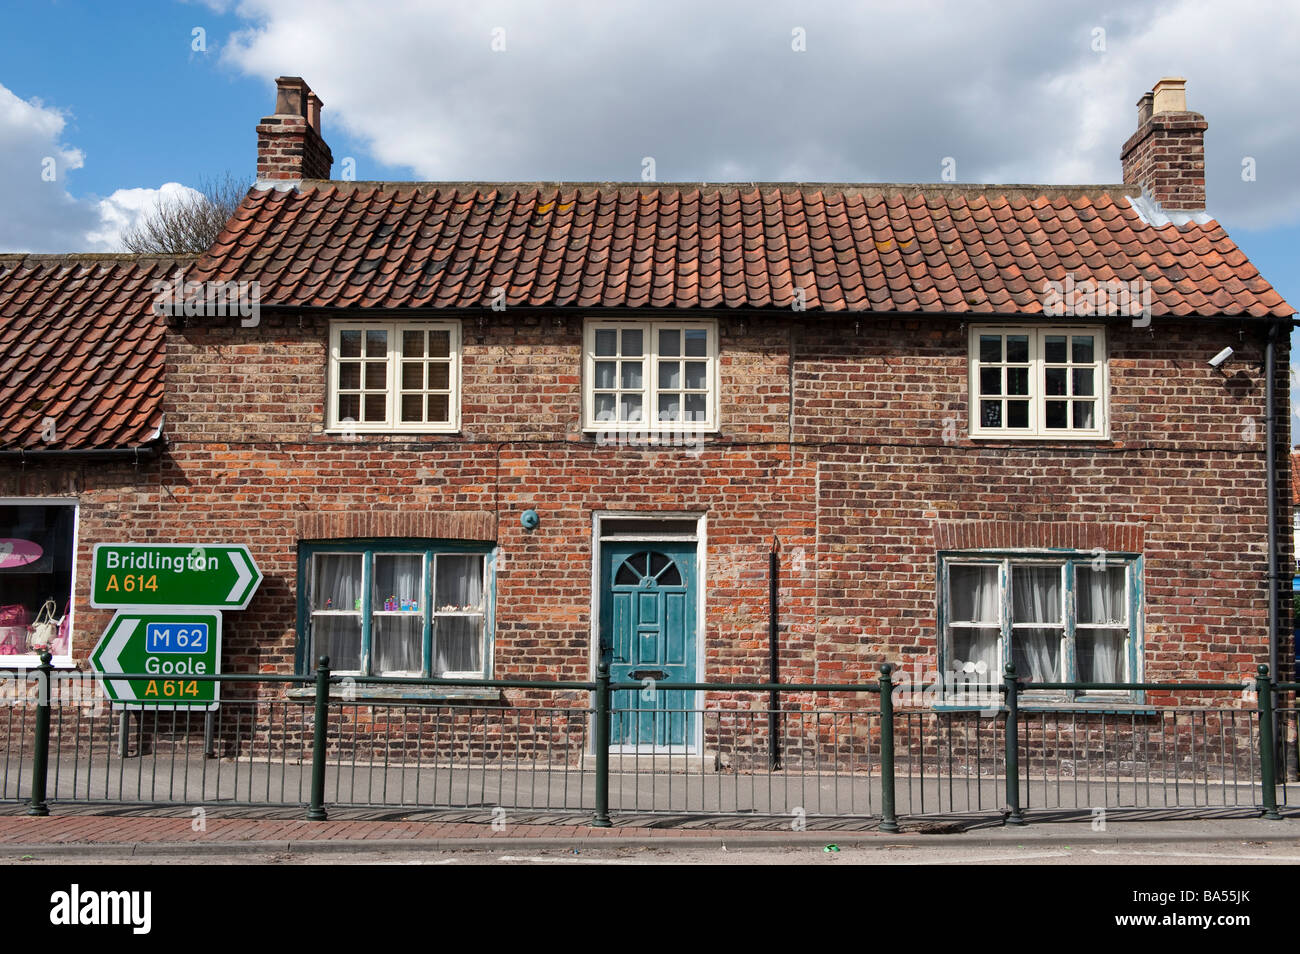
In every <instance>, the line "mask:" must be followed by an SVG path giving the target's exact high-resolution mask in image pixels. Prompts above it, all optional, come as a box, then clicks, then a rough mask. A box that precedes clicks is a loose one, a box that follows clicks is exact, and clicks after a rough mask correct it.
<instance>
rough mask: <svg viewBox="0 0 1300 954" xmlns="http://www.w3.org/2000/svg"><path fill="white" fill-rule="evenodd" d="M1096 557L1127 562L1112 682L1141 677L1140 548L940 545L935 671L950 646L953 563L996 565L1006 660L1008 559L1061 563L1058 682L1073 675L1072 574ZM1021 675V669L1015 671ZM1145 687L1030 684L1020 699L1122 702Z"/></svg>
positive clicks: (1133, 700)
mask: <svg viewBox="0 0 1300 954" xmlns="http://www.w3.org/2000/svg"><path fill="white" fill-rule="evenodd" d="M1098 560H1104V561H1105V565H1106V566H1124V567H1126V568H1127V570H1128V573H1127V586H1128V594H1127V596H1128V626H1129V640H1128V643H1129V646H1128V658H1127V663H1128V673H1127V676H1126V678H1124V679H1123V680H1116V681H1117V682H1130V683H1138V682H1141V681H1142V680H1143V677H1144V674H1145V663H1144V655H1145V654H1144V647H1145V615H1144V613H1143V603H1144V600H1143V592H1144V589H1143V587H1144V583H1143V571H1144V560H1143V557H1142V555H1141V554H1140V553H1123V552H1112V551H1105V552H1102V551H1098V550H1064V549H1063V550H1055V549H1053V550H945V551H941V552H940V553H939V554H938V556H937V563H936V578H937V580H938V593H937V600H936V610H937V612H936V619H937V623H938V626H937V639H936V646H937V658H938V663H939V666H938V668H939V673H941V674H946V673H947V671H948V661H949V657H950V655H951V649H950V647H949V645H948V635H947V631H948V601H949V572H948V571H949V569H950V568H951V567H952V566H955V565H971V564H982V565H995V566H997V567H999V572H998V588H999V599H1000V602H1001V607H1002V609H1001V612H1000V614H999V616H1000V619H999V625H1000V629H1001V635H1000V644H999V658H1000V660H1001V661H1002V665H1005V662H1006V660H1008V659H1011V658H1013V657H1012V644H1011V639H1012V627H1013V622H1012V614H1011V576H1010V570H1011V567H1012V566H1013V565H1022V566H1035V565H1037V566H1060V567H1063V568H1064V573H1063V577H1064V579H1063V588H1064V589H1063V592H1064V597H1065V616H1064V619H1063V621H1062V624H1063V630H1064V633H1063V640H1064V643H1065V646H1066V648H1065V650H1064V668H1065V673H1064V678H1063V679H1059V680H1052V681H1060V682H1076V681H1078V662H1077V658H1076V642H1075V637H1076V633H1077V628H1076V626H1077V619H1076V615H1077V614H1076V607H1075V601H1074V593H1075V574H1076V569H1077V567H1079V566H1080V565H1086V564H1096V563H1097V561H1098ZM1021 675H1022V676H1023V674H1021ZM1002 677H1003V674H1002V673H1001V672H999V673H997V674H996V680H990V681H997V682H1001V680H1002ZM944 692H945V699H946V700H947V697H948V695H949V690H948V689H947V688H945V690H944ZM1145 698H1146V697H1145V693H1144V692H1143V691H1142V690H1140V689H1133V690H1127V691H1124V690H1093V691H1087V690H1049V689H1042V690H1032V691H1026V692H1025V693H1024V694H1023V696H1022V700H1023V701H1024V703H1025V704H1026V705H1027V706H1028V707H1030V708H1033V707H1034V706H1035V705H1037V704H1044V705H1048V706H1051V705H1053V704H1063V703H1064V704H1073V703H1083V704H1089V705H1095V704H1101V705H1105V704H1107V703H1116V702H1119V703H1122V704H1125V705H1129V704H1136V705H1142V704H1144V703H1145ZM940 706H941V707H943V708H962V709H980V708H983V706H981V705H979V704H964V703H963V704H958V705H951V704H949V701H945V702H941V703H940Z"/></svg>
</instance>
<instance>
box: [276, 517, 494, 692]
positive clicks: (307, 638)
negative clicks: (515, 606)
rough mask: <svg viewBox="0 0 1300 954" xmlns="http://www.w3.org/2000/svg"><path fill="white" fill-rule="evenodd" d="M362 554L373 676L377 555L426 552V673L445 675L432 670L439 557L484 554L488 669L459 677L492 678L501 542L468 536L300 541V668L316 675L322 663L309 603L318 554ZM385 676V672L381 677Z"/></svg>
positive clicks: (366, 658) (364, 621)
mask: <svg viewBox="0 0 1300 954" xmlns="http://www.w3.org/2000/svg"><path fill="white" fill-rule="evenodd" d="M331 553H341V554H356V555H359V556H361V558H362V562H363V567H364V569H363V577H362V579H363V584H362V586H361V600H362V602H361V659H362V663H363V667H364V671H363V675H366V676H369V675H371V671H370V670H371V669H372V666H371V653H370V638H371V619H372V606H371V595H372V594H371V592H370V591H371V587H370V586H369V585H367V584H368V581H369V580H370V579H371V575H370V574H371V572H372V569H371V568H372V566H373V562H374V558H375V556H376V555H388V554H403V555H406V554H411V555H415V554H420V555H423V557H424V587H425V594H426V598H425V600H424V606H423V607H422V609H421V613H422V614H423V618H424V641H423V647H422V653H423V660H424V661H423V672H422V673H421V675H422V676H426V677H431V678H433V677H436V678H442V677H443V674H442V673H436V672H432V670H431V667H432V665H433V637H434V617H435V616H436V615H438V614H437V612H436V610H435V609H434V606H433V595H434V593H435V589H434V587H435V581H434V578H433V573H434V558H435V557H437V556H439V555H443V556H466V555H482V556H483V558H484V566H483V604H484V605H483V647H482V653H483V657H482V658H483V671H482V672H481V673H476V674H473V676H471V675H467V674H465V673H456V674H455V675H456V676H457V677H464V678H482V679H491V678H492V675H493V672H494V670H495V664H494V659H493V655H494V650H495V645H496V639H495V629H496V557H497V547H496V545H495V544H492V543H479V542H470V541H464V540H418V539H407V538H387V537H372V538H361V539H346V540H312V541H304V542H300V543H299V544H298V596H297V606H298V618H297V626H296V631H297V646H296V648H295V650H294V669H295V672H296V673H297V674H299V675H310V674H311V673H314V672H315V671H316V662H315V660H313V659H309V658H308V657H309V654H310V652H311V645H312V634H311V615H312V613H311V607H310V605H309V603H308V591H309V588H310V585H311V566H312V558H313V557H314V556H316V555H317V554H331ZM380 678H382V676H381V677H380Z"/></svg>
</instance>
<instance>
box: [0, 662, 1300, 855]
mask: <svg viewBox="0 0 1300 954" xmlns="http://www.w3.org/2000/svg"><path fill="white" fill-rule="evenodd" d="M23 678H24V680H25V683H24V690H25V691H21V692H18V693H17V694H16V695H15V697H14V698H12V699H11V700H10V701H11V702H12V703H13V704H11V705H8V706H5V707H4V708H3V709H0V745H2V746H3V751H0V800H8V801H21V802H25V803H26V804H27V806H28V809H27V810H28V813H29V814H33V815H40V814H47V813H48V811H49V803H50V802H92V803H95V802H123V803H133V804H165V805H188V806H209V805H239V806H245V805H253V806H276V807H305V808H306V812H307V817H308V818H309V819H316V820H322V819H325V818H326V817H327V815H328V810H329V808H330V807H331V806H340V807H342V806H358V807H375V806H384V807H393V808H402V809H427V808H440V809H442V808H458V809H468V810H475V811H480V812H489V811H491V812H493V813H494V815H495V813H497V812H499V811H503V810H510V811H512V812H521V811H522V812H534V813H553V814H557V815H558V814H563V815H565V816H573V815H575V814H589V815H590V817H591V824H593V825H596V826H606V825H609V824H611V823H612V820H613V818H614V817H627V816H633V815H640V814H664V813H673V814H681V815H746V816H765V817H768V818H778V817H784V818H787V819H789V823H790V824H792V825H793V826H795V827H799V825H800V823H801V820H806V819H807V818H810V817H818V816H823V817H839V818H845V817H851V818H861V819H870V820H874V821H876V822H877V823H878V825H879V827H880V828H881V829H882V830H885V831H897V830H898V829H899V824H900V818H913V819H916V818H927V817H932V816H975V817H986V818H987V817H997V816H1001V818H1002V819H1003V820H1004V821H1005V822H1006V823H1008V824H1022V823H1024V822H1025V820H1026V817H1027V816H1026V813H1027V812H1032V813H1041V814H1042V815H1049V814H1052V813H1057V812H1059V813H1066V814H1082V815H1083V816H1084V817H1089V816H1091V817H1094V818H1095V817H1096V816H1097V815H1098V813H1105V812H1108V811H1115V810H1124V809H1143V810H1149V809H1158V810H1169V811H1177V812H1181V813H1187V812H1201V813H1205V812H1219V811H1224V810H1231V811H1236V812H1251V813H1254V812H1258V813H1260V814H1262V815H1263V816H1264V817H1266V818H1277V817H1280V810H1281V809H1283V808H1285V807H1287V806H1289V805H1292V804H1294V801H1293V800H1294V798H1295V795H1296V790H1297V786H1296V784H1295V781H1296V774H1297V768H1298V767H1300V766H1298V762H1297V750H1296V744H1295V742H1294V735H1293V734H1292V735H1290V736H1288V735H1286V734H1285V733H1286V732H1287V731H1290V732H1292V733H1293V732H1294V727H1295V724H1296V718H1297V710H1296V707H1295V705H1294V701H1293V700H1294V697H1295V693H1296V691H1297V690H1298V689H1300V686H1297V685H1296V684H1290V683H1288V684H1277V683H1273V682H1272V681H1271V680H1270V679H1269V677H1268V674H1267V670H1266V669H1265V668H1264V667H1260V671H1259V673H1258V675H1257V677H1256V678H1255V680H1254V682H1253V685H1251V686H1249V687H1248V689H1249V691H1250V692H1251V693H1252V695H1251V696H1250V697H1249V698H1247V697H1244V696H1243V685H1242V683H1240V682H1224V683H1206V682H1186V683H1155V682H1153V683H1142V684H1136V685H1134V684H1121V683H1111V684H1103V683H1092V684H1083V683H1032V682H1025V681H1022V680H1019V679H1017V677H1016V675H1015V672H1014V669H1013V668H1012V667H1008V671H1007V673H1006V675H1005V678H1004V679H1003V681H1002V682H1001V683H996V684H988V685H984V686H975V687H969V686H967V687H963V691H964V692H966V693H967V695H966V696H964V697H963V698H964V699H965V700H966V701H967V702H968V703H969V704H966V705H960V706H956V707H952V708H948V707H945V706H944V705H931V704H924V702H923V703H922V704H919V705H918V704H916V703H915V699H914V697H912V696H910V695H909V692H910V691H911V687H908V686H907V685H906V683H905V682H904V683H903V684H900V683H898V682H896V681H895V674H894V672H893V670H892V669H891V667H889V666H884V667H882V670H881V674H880V677H879V679H878V680H877V681H875V682H871V683H863V684H837V683H809V684H772V683H743V684H742V683H667V682H663V683H659V684H658V685H656V686H653V687H650V688H649V689H647V687H646V686H645V684H644V683H641V682H636V683H632V682H616V681H614V680H612V679H611V678H610V674H609V669H608V666H607V665H603V664H602V665H601V666H599V668H598V671H597V678H596V679H595V680H594V681H591V682H587V681H558V680H552V681H544V680H449V679H417V678H408V679H380V678H360V677H354V676H336V675H334V674H332V673H331V671H330V669H329V665H328V660H324V659H322V660H321V662H320V665H319V667H318V670H317V672H316V674H315V675H313V676H272V675H242V674H241V675H217V676H194V677H191V676H187V677H186V678H187V680H188V679H192V678H193V679H206V680H215V681H219V682H221V683H223V684H224V687H223V688H224V692H223V699H222V701H221V703H220V705H219V706H218V707H217V708H215V710H213V711H210V712H206V711H199V710H196V709H187V708H184V707H180V706H176V707H171V708H167V707H147V708H142V709H137V710H132V711H123V710H122V709H121V708H115V707H113V706H111V705H109V704H108V703H107V702H106V700H105V699H104V698H103V695H102V687H101V686H99V685H98V682H97V680H94V681H93V682H94V691H86V686H87V685H88V684H90V683H91V682H92V680H91V679H89V678H88V677H84V676H82V677H79V678H80V679H81V680H82V681H81V682H79V683H77V684H76V688H78V689H79V690H80V691H79V692H77V693H75V694H74V696H75V697H69V695H68V694H67V693H66V692H61V691H60V690H61V688H64V684H63V683H61V682H60V679H61V678H63V677H61V676H60V675H59V674H56V673H54V672H53V670H52V669H51V667H50V665H49V660H48V659H45V660H43V663H42V665H41V666H40V667H39V668H37V669H35V670H31V671H29V672H28V673H26V674H25V675H24V677H23ZM73 678H78V677H73ZM119 678H122V679H133V678H142V677H140V676H134V675H130V674H127V675H124V676H121V677H119ZM437 687H443V688H454V689H455V690H457V691H458V692H461V691H463V690H494V691H496V693H497V696H496V698H493V699H481V698H476V699H473V700H467V699H463V698H462V699H455V700H452V699H435V698H428V697H420V695H419V693H420V692H422V691H423V692H428V691H429V689H430V688H437ZM286 688H287V689H289V690H290V691H289V692H288V693H285V692H282V691H280V690H283V689H286ZM507 689H522V690H527V692H526V693H525V694H524V695H523V697H521V698H516V699H514V700H513V701H506V700H505V699H504V698H502V697H501V696H500V691H501V690H507ZM668 690H679V691H681V692H684V693H703V694H705V696H704V698H705V703H704V704H703V705H701V706H692V707H666V706H663V705H662V703H661V700H662V699H663V698H664V697H663V695H662V694H661V693H662V692H664V691H668ZM1106 690H1123V691H1127V692H1131V691H1134V690H1146V691H1149V692H1158V693H1184V694H1186V696H1188V697H1190V698H1192V699H1203V698H1214V697H1216V696H1223V695H1224V694H1228V693H1231V694H1232V695H1233V696H1234V697H1235V698H1232V699H1231V702H1233V703H1235V704H1229V705H1213V704H1203V703H1197V704H1184V705H1162V706H1156V705H1141V706H1136V707H1135V706H1131V705H1130V706H1128V707H1120V706H1119V705H1118V704H1116V705H1115V706H1113V707H1111V708H1097V707H1095V706H1094V707H1092V708H1088V707H1078V706H1075V707H1065V708H1061V707H1058V708H1055V709H1040V708H1034V707H1033V704H1034V703H1035V702H1036V701H1037V698H1038V697H1035V696H1033V695H1030V696H1027V695H1026V693H1032V692H1037V691H1045V692H1051V691H1059V692H1081V691H1082V692H1097V691H1106ZM268 692H269V694H268ZM642 692H644V693H645V695H643V696H642V698H641V699H640V700H638V701H636V703H635V705H632V704H628V702H627V700H630V699H632V698H633V697H632V695H631V694H632V693H642ZM385 693H386V694H388V695H389V696H391V698H381V697H380V695H381V694H385ZM616 693H617V694H619V695H616ZM480 694H481V693H480ZM451 695H455V693H451ZM773 697H775V698H777V699H778V703H777V705H776V706H775V707H774V706H773V705H772V703H771V699H772V698H773ZM616 699H623V700H624V705H623V706H622V707H621V708H615V706H614V705H613V701H614V700H616ZM1279 700H1282V704H1279ZM1287 700H1290V701H1287ZM930 701H933V700H930ZM1278 726H1281V727H1282V728H1281V733H1282V737H1281V738H1279V730H1278V728H1277V727H1278ZM774 733H776V735H775V736H774ZM646 740H651V741H650V742H649V743H647V742H646Z"/></svg>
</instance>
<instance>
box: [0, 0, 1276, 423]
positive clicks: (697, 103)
mask: <svg viewBox="0 0 1300 954" xmlns="http://www.w3.org/2000/svg"><path fill="white" fill-rule="evenodd" d="M1297 49H1300V4H1297V3H1295V2H1294V0H1291V2H1277V3H1271V2H1259V3H1252V2H1249V0H1239V2H1233V3H1223V2H1221V0H1211V2H1198V0H1169V2H1161V3H1143V2H1132V0H1117V2H1097V0H1087V2H1072V0H1056V2H1053V3H1042V2H1041V0H1026V2H1020V0H1002V2H996V3H985V2H979V0H955V2H946V3H945V2H928V0H914V2H909V3H869V2H861V0H819V2H818V3H816V4H809V3H806V2H799V0H653V2H651V0H618V2H611V0H514V2H492V0H484V2H475V3H464V2H459V3H455V2H442V0H391V2H384V0H368V2H364V3H363V2H358V0H241V2H234V0H192V2H166V0H159V2H154V3H144V2H134V0H121V2H113V3H104V2H100V0H7V2H6V6H5V14H4V29H3V31H0V251H45V252H61V251H115V250H118V249H119V248H120V245H119V235H120V232H121V230H122V229H123V228H124V227H126V226H129V225H130V224H132V223H133V222H135V221H136V220H137V219H138V217H139V216H140V215H142V214H147V213H148V211H149V210H151V209H152V208H154V206H155V204H156V203H157V202H158V200H159V197H160V195H161V196H163V197H164V198H166V197H168V196H172V195H176V194H179V193H182V192H184V191H185V190H186V189H189V188H194V187H197V186H201V185H202V183H203V182H204V181H205V180H212V179H217V178H220V177H222V176H224V175H225V174H226V173H231V174H233V175H234V176H236V177H237V178H242V179H247V180H248V181H250V182H251V180H252V178H253V173H254V164H255V159H256V137H255V134H254V131H253V130H254V126H255V125H256V123H257V121H258V119H259V118H260V117H261V116H264V115H267V114H269V113H271V112H272V107H273V105H274V78H275V77H276V76H278V75H297V76H302V77H303V78H304V79H306V81H307V82H308V84H309V85H310V86H311V87H312V88H313V89H314V90H315V91H316V92H317V93H318V94H319V95H320V97H321V99H322V101H323V102H324V104H325V108H324V114H323V126H324V134H325V138H326V140H327V142H328V143H329V145H330V147H331V149H332V150H333V153H334V158H335V167H334V168H335V171H334V174H335V175H336V176H339V175H340V174H341V169H342V164H343V162H344V161H345V160H350V161H351V163H352V165H353V166H354V167H355V177H356V178H357V179H434V180H488V181H492V180H525V181H534V180H569V181H590V180H638V179H640V178H641V176H642V172H643V170H644V169H645V168H646V165H645V163H646V160H647V159H652V160H653V163H654V173H655V177H656V178H657V179H659V180H661V181H705V180H707V181H778V180H781V181H784V180H790V181H812V182H822V181H854V182H929V181H939V180H940V178H941V175H942V173H943V171H944V169H945V168H947V169H951V170H953V171H954V172H955V176H956V181H958V182H1001V183H1050V184H1067V183H1068V184H1073V183H1115V182H1119V181H1120V179H1121V172H1120V161H1119V152H1120V147H1121V146H1122V145H1123V143H1124V141H1125V139H1127V138H1128V136H1129V135H1130V134H1131V133H1132V132H1133V131H1134V130H1135V129H1136V126H1137V110H1136V102H1137V100H1138V97H1139V96H1140V95H1141V94H1142V93H1143V92H1145V91H1146V90H1149V89H1150V88H1151V86H1152V84H1153V83H1154V82H1155V81H1156V80H1157V79H1159V78H1160V77H1162V76H1184V77H1186V78H1187V99H1188V107H1189V108H1190V109H1194V110H1196V111H1198V112H1201V113H1203V114H1204V115H1205V117H1206V119H1207V121H1208V123H1209V131H1208V132H1207V134H1206V180H1207V195H1208V200H1207V205H1208V208H1209V211H1210V213H1211V214H1212V215H1214V216H1215V217H1216V218H1217V219H1218V220H1219V221H1220V222H1221V223H1222V224H1223V225H1224V227H1225V228H1226V229H1227V230H1228V232H1229V234H1231V235H1232V237H1233V238H1234V240H1235V241H1236V242H1237V243H1238V245H1240V246H1241V248H1242V249H1243V250H1244V251H1245V252H1246V254H1247V255H1248V256H1250V258H1251V260H1252V261H1253V262H1254V263H1255V265H1256V266H1257V267H1258V268H1259V269H1260V271H1261V272H1262V273H1263V274H1264V277H1265V278H1267V279H1268V280H1269V281H1270V282H1272V283H1273V285H1274V286H1275V287H1276V288H1277V289H1278V291H1279V292H1280V293H1281V294H1282V295H1283V297H1284V298H1286V299H1287V300H1288V301H1290V302H1292V303H1295V304H1297V305H1300V269H1297V258H1298V255H1300V175H1297V173H1298V172H1300V110H1297V108H1296V105H1295V104H1296V103H1298V102H1300V71H1297V70H1296V69H1295V51H1296V50H1297ZM1293 344H1294V345H1295V346H1297V347H1294V348H1293V350H1295V351H1297V352H1300V340H1298V341H1296V342H1293ZM1295 378H1296V374H1295V373H1294V366H1293V379H1295ZM1293 391H1296V389H1295V388H1294V387H1293ZM1292 406H1293V413H1294V409H1295V408H1296V407H1297V402H1296V401H1295V400H1293V402H1292ZM1295 424H1296V427H1297V431H1298V433H1300V418H1298V419H1297V421H1296V422H1295Z"/></svg>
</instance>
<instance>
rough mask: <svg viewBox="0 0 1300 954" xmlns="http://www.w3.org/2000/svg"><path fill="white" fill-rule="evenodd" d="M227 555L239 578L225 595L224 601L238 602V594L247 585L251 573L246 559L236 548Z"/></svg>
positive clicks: (251, 576) (251, 575)
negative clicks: (227, 594) (228, 593)
mask: <svg viewBox="0 0 1300 954" xmlns="http://www.w3.org/2000/svg"><path fill="white" fill-rule="evenodd" d="M229 556H230V563H231V565H232V566H234V568H235V572H236V573H238V574H239V578H238V579H236V580H235V585H234V586H233V587H232V588H231V590H230V595H229V596H227V597H226V602H228V603H238V602H239V595H240V594H241V593H243V592H244V588H245V587H246V586H248V581H249V580H251V579H252V578H253V573H252V571H251V570H249V568H248V561H247V560H245V559H244V557H243V554H241V553H240V552H239V551H238V550H231V551H230V554H229Z"/></svg>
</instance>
